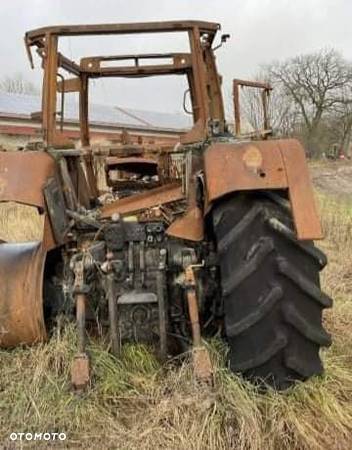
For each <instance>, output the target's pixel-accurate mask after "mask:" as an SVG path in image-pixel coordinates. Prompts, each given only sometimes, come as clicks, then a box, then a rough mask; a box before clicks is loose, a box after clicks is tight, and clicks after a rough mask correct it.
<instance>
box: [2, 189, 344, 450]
mask: <svg viewBox="0 0 352 450" xmlns="http://www.w3.org/2000/svg"><path fill="white" fill-rule="evenodd" d="M319 200H320V206H321V210H322V214H323V225H324V229H325V233H326V237H327V240H326V241H325V242H324V243H323V244H321V245H322V246H323V249H324V251H326V252H327V253H328V256H329V258H330V264H329V265H328V267H327V268H326V269H325V271H324V275H323V278H322V283H323V288H324V289H325V290H326V291H327V293H328V294H329V295H332V296H333V297H334V298H335V306H334V308H333V309H332V310H331V311H328V312H327V314H326V317H325V322H326V326H327V328H328V329H329V331H331V332H332V333H333V336H334V340H333V345H332V347H331V348H330V349H328V350H325V351H324V352H323V354H322V357H323V360H324V364H325V369H326V371H325V374H324V375H323V376H322V377H317V378H314V379H311V380H309V381H308V382H306V383H302V384H298V385H297V386H296V387H294V388H291V389H290V390H288V391H286V392H284V393H277V392H274V391H269V392H267V393H265V394H264V393H262V392H260V391H258V390H257V389H256V388H255V387H253V386H252V385H250V384H248V383H247V382H245V381H243V380H242V379H240V378H238V377H235V376H233V375H232V374H230V372H229V371H228V370H227V368H226V364H225V357H224V355H225V351H226V350H225V349H224V348H223V346H222V345H221V344H220V343H219V342H218V341H213V342H210V343H209V349H210V352H211V357H212V360H213V363H214V367H215V385H214V387H213V388H209V387H204V386H199V385H197V384H196V383H195V382H194V379H193V377H192V370H191V365H190V364H189V361H188V359H187V357H186V358H184V359H182V360H176V361H171V362H169V363H167V364H165V365H161V364H160V363H159V362H158V361H157V359H156V357H155V356H154V354H153V352H151V351H150V350H149V349H148V348H147V347H144V346H136V345H126V346H125V347H124V348H123V354H122V357H121V358H120V359H118V360H117V359H115V358H114V357H113V356H112V355H111V354H110V353H109V352H108V351H107V349H106V348H105V346H104V345H103V344H102V343H101V342H100V341H97V340H95V339H92V340H91V341H90V344H89V353H90V355H91V360H92V384H91V387H90V389H88V390H87V392H86V393H84V394H83V395H80V396H78V395H76V394H74V393H73V392H72V391H71V389H70V384H69V378H70V365H71V361H72V358H73V356H74V354H75V348H76V347H75V343H76V336H75V332H74V328H73V325H72V324H68V323H66V322H65V320H63V321H61V324H60V325H59V326H58V327H57V329H56V331H55V334H54V335H53V336H52V338H51V339H50V341H49V342H48V343H47V344H41V345H37V346H33V347H31V348H17V349H14V350H12V351H5V350H0V445H1V442H2V443H3V445H4V446H5V445H8V443H9V435H10V433H11V432H45V431H46V432H65V433H66V434H67V437H68V439H67V441H66V442H65V443H59V444H57V445H59V446H60V448H63V447H64V446H66V448H85V449H93V448H94V449H110V448H111V449H115V448H116V449H126V450H127V449H131V450H132V449H153V450H158V449H169V450H176V449H177V450H182V449H185V450H186V449H187V450H193V449H194V450H203V449H224V450H225V449H226V450H227V449H243V450H245V449H250V450H252V449H253V450H263V449H270V450H271V449H273V450H282V449H297V450H298V449H300V450H301V449H307V450H308V449H309V450H312V449H321V450H326V449H329V450H330V449H331V450H338V449H341V450H342V449H349V448H352V326H351V323H352V307H351V304H350V300H352V286H351V278H352V277H351V266H352V265H351V262H352V260H351V258H352V256H351V255H352V236H351V233H350V231H351V223H352V214H351V212H350V209H349V208H350V207H349V205H348V204H345V203H341V202H339V201H336V200H331V199H329V198H328V197H322V196H321V197H320V198H319ZM45 445H46V444H45V443H44V442H36V443H35V444H34V443H33V442H32V443H30V442H28V443H26V444H25V446H27V447H32V448H43V447H44V446H45ZM54 445H56V444H55V443H54V442H52V443H50V445H49V446H48V448H53V447H54Z"/></svg>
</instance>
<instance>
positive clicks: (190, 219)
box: [166, 206, 204, 242]
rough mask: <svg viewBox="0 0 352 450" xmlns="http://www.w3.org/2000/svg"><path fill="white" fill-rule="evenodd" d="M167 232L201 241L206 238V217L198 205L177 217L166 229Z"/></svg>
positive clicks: (173, 235) (177, 236)
mask: <svg viewBox="0 0 352 450" xmlns="http://www.w3.org/2000/svg"><path fill="white" fill-rule="evenodd" d="M166 234H168V235H169V236H172V237H176V238H179V239H187V240H190V241H196V242H198V241H201V240H202V239H203V238H204V217H203V214H202V211H201V210H200V209H199V208H198V207H196V206H195V207H194V208H191V209H189V210H188V211H187V212H186V214H185V215H184V216H182V217H180V218H179V219H176V220H175V221H174V222H173V223H172V224H171V225H170V226H169V227H168V229H167V230H166Z"/></svg>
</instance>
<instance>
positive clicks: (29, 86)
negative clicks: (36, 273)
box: [0, 73, 39, 95]
mask: <svg viewBox="0 0 352 450" xmlns="http://www.w3.org/2000/svg"><path fill="white" fill-rule="evenodd" d="M0 91H1V92H8V93H11V94H33V95H37V94H39V89H38V88H37V87H36V86H35V84H34V83H32V82H31V81H28V80H26V79H25V78H24V77H23V75H22V74H21V73H17V74H14V75H13V76H5V77H4V78H2V79H1V80H0Z"/></svg>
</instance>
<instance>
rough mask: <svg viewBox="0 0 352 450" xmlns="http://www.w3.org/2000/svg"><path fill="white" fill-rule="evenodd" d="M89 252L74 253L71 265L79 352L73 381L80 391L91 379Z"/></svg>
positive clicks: (73, 370)
mask: <svg viewBox="0 0 352 450" xmlns="http://www.w3.org/2000/svg"><path fill="white" fill-rule="evenodd" d="M86 258H90V257H89V256H88V254H85V253H84V254H82V255H74V256H73V258H72V260H71V266H72V269H73V272H74V275H75V281H74V296H75V300H76V326H77V337H78V353H77V354H76V356H75V358H74V360H73V364H72V368H71V383H72V386H73V388H74V389H75V390H76V391H78V392H80V391H82V390H84V389H86V388H87V386H88V384H89V381H90V370H89V357H88V354H87V352H86V307H87V292H88V288H87V286H86V284H85V269H86V266H87V265H89V261H86Z"/></svg>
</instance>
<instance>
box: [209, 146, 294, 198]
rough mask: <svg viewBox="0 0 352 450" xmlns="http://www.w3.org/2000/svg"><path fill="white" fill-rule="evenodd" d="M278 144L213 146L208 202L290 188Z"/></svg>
mask: <svg viewBox="0 0 352 450" xmlns="http://www.w3.org/2000/svg"><path fill="white" fill-rule="evenodd" d="M277 142H278V141H260V142H255V143H254V142H253V143H252V142H248V143H243V144H214V145H211V146H210V147H209V148H208V149H207V150H206V152H205V155H204V168H205V175H206V188H207V196H208V201H209V202H212V201H213V200H215V199H217V198H219V197H221V196H223V195H225V194H227V193H229V192H233V191H243V190H255V189H284V188H287V187H288V183H287V178H286V173H285V168H284V162H283V159H282V156H281V151H280V148H279V147H278V145H277Z"/></svg>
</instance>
